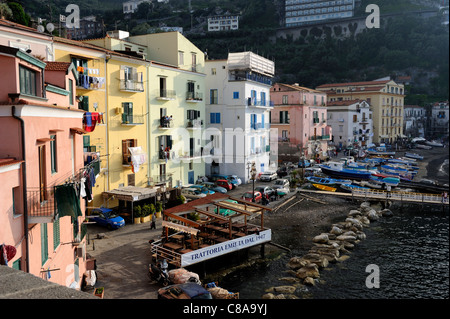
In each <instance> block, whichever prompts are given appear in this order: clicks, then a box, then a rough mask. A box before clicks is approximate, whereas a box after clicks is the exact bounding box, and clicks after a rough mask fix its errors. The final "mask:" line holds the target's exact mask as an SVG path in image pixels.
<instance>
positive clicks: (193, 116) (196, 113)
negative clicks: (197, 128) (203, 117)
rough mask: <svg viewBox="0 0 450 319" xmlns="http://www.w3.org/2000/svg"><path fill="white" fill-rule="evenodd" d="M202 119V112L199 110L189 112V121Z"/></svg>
mask: <svg viewBox="0 0 450 319" xmlns="http://www.w3.org/2000/svg"><path fill="white" fill-rule="evenodd" d="M199 117H200V111H197V110H187V119H188V120H196V119H198V118H199Z"/></svg>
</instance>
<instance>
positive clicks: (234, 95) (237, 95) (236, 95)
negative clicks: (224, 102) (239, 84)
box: [233, 92, 239, 100]
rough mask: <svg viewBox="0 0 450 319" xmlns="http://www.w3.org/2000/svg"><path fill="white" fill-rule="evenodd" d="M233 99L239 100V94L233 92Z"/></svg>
mask: <svg viewBox="0 0 450 319" xmlns="http://www.w3.org/2000/svg"><path fill="white" fill-rule="evenodd" d="M233 99H235V100H236V99H239V92H233Z"/></svg>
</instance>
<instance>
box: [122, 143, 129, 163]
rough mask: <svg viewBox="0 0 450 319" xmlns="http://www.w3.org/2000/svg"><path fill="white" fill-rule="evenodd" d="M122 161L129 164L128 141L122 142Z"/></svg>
mask: <svg viewBox="0 0 450 319" xmlns="http://www.w3.org/2000/svg"><path fill="white" fill-rule="evenodd" d="M122 159H123V160H122V161H123V163H128V140H122Z"/></svg>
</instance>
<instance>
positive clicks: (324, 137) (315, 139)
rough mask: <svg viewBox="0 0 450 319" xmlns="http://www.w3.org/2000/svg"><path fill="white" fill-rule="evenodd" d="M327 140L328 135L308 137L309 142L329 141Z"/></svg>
mask: <svg viewBox="0 0 450 319" xmlns="http://www.w3.org/2000/svg"><path fill="white" fill-rule="evenodd" d="M329 139H330V135H314V136H310V137H309V140H310V141H319V140H329Z"/></svg>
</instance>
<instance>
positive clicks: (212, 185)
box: [200, 182, 228, 194]
mask: <svg viewBox="0 0 450 319" xmlns="http://www.w3.org/2000/svg"><path fill="white" fill-rule="evenodd" d="M200 185H202V186H205V187H206V188H207V189H209V190H211V191H213V192H215V193H222V194H226V193H227V192H228V191H227V189H226V188H224V187H220V186H217V185H216V184H215V183H213V182H203V183H201V184H200Z"/></svg>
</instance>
